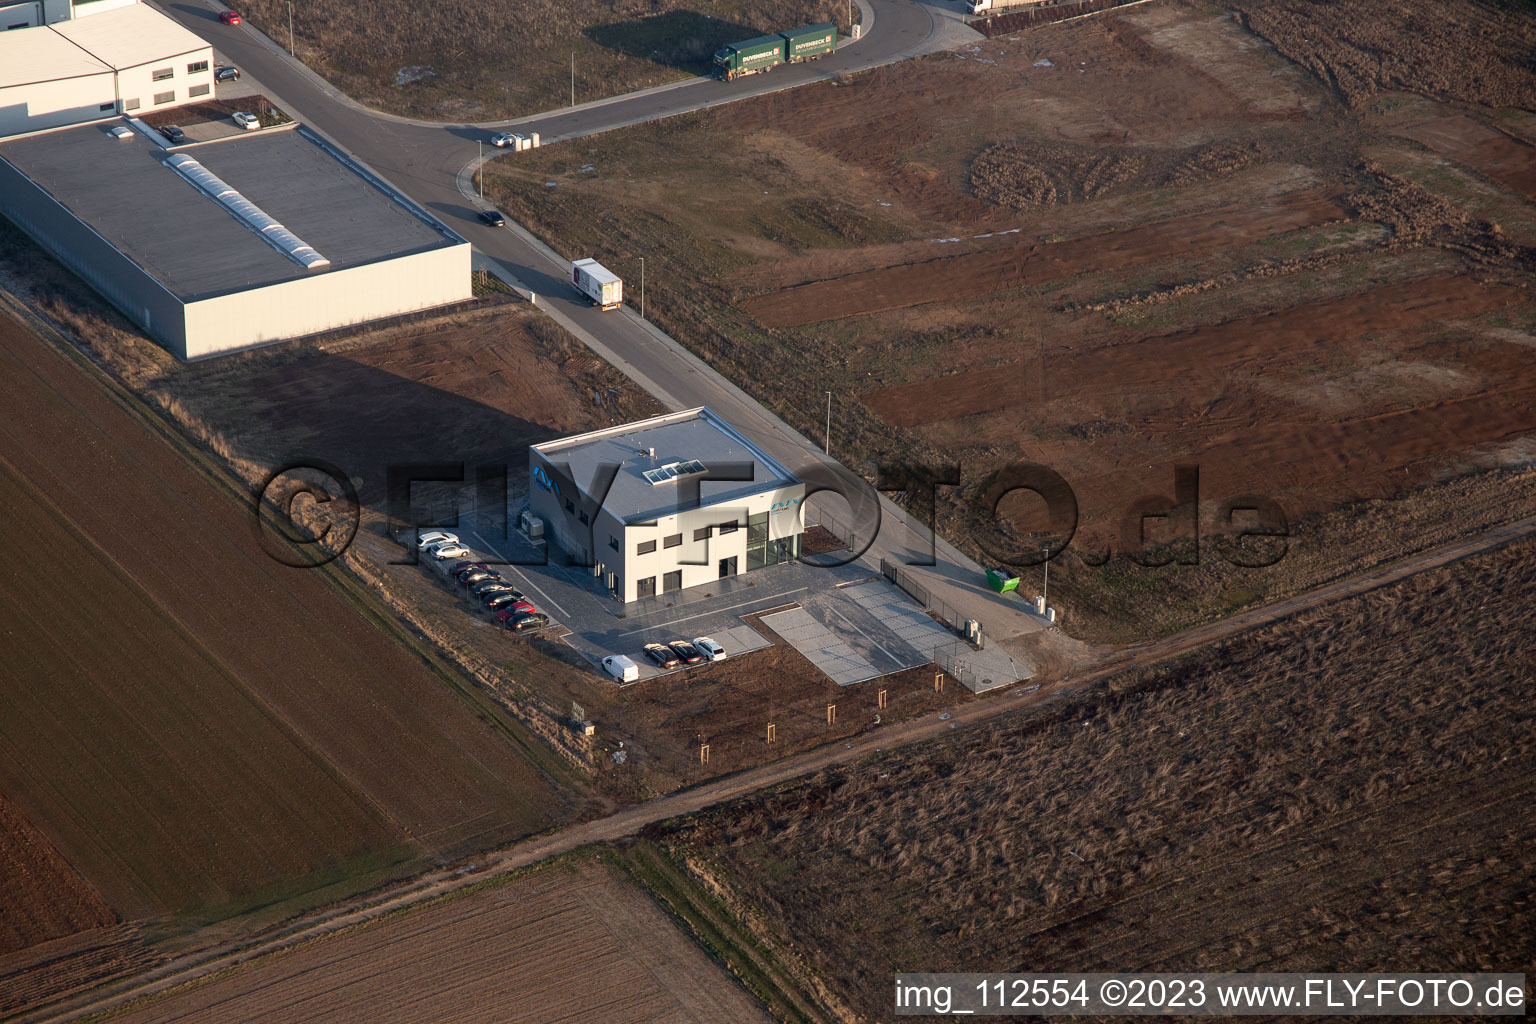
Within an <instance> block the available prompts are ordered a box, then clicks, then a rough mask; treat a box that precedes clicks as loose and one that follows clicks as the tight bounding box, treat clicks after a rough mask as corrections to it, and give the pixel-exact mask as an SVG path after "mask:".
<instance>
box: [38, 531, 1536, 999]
mask: <svg viewBox="0 0 1536 1024" xmlns="http://www.w3.org/2000/svg"><path fill="white" fill-rule="evenodd" d="M1532 534H1536V517H1532V518H1529V519H1523V520H1520V521H1518V522H1514V523H1509V524H1507V525H1505V526H1502V527H1499V528H1498V529H1496V530H1492V531H1489V532H1488V533H1485V534H1482V535H1480V536H1477V537H1472V538H1468V539H1466V540H1463V541H1458V542H1456V543H1454V544H1447V545H1445V546H1444V547H1440V548H1436V549H1433V550H1431V551H1426V552H1423V553H1421V554H1419V555H1415V556H1413V557H1411V558H1407V559H1404V560H1402V561H1400V562H1396V563H1393V564H1391V565H1388V566H1384V567H1382V568H1380V569H1377V570H1374V571H1372V572H1369V573H1365V574H1363V575H1360V576H1357V577H1353V578H1351V579H1347V580H1341V581H1339V582H1337V583H1333V584H1329V585H1326V586H1323V587H1319V588H1317V589H1315V590H1313V591H1311V592H1309V593H1307V594H1303V595H1300V596H1298V597H1295V598H1292V599H1290V600H1286V601H1281V602H1279V603H1277V604H1274V605H1270V606H1267V607H1263V608H1256V609H1253V610H1251V611H1248V612H1244V613H1240V614H1238V615H1235V616H1232V617H1231V618H1228V619H1224V620H1222V621H1219V622H1215V623H1211V624H1210V625H1207V626H1202V627H1199V628H1196V629H1191V630H1188V631H1186V632H1184V633H1179V634H1177V635H1175V636H1172V637H1168V638H1167V639H1164V640H1160V641H1153V642H1149V643H1144V644H1137V645H1134V646H1131V647H1128V648H1124V649H1122V650H1119V651H1114V652H1111V653H1107V654H1105V655H1103V656H1101V657H1099V658H1097V659H1096V660H1094V661H1092V662H1091V663H1089V664H1088V665H1087V666H1086V667H1085V669H1083V670H1080V671H1079V672H1078V674H1077V675H1075V676H1069V677H1068V678H1066V679H1062V680H1058V681H1056V682H1052V683H1048V684H1046V685H1044V686H1042V687H1041V688H1040V689H1039V690H1038V691H1036V692H1034V693H1031V694H1027V695H1021V696H1018V697H1015V696H1011V695H1010V696H1000V697H998V698H994V699H989V700H982V701H976V702H974V703H971V704H968V705H965V706H962V707H959V708H957V709H956V710H955V711H953V712H952V713H951V714H952V717H951V719H950V720H949V721H940V720H937V719H934V718H929V719H923V720H920V721H914V722H909V723H905V724H902V725H900V726H896V727H893V728H891V729H889V730H883V731H881V732H877V733H874V734H872V735H869V736H866V737H863V738H860V739H858V740H855V741H851V742H847V743H844V744H841V745H837V744H833V745H830V746H826V747H821V748H818V749H816V750H812V751H808V752H806V753H804V754H800V755H796V756H794V757H791V758H787V759H785V760H783V761H780V762H777V763H774V764H771V765H767V766H764V767H762V768H757V769H753V770H751V771H747V772H742V773H740V774H738V775H733V776H728V777H726V778H722V779H718V780H715V781H713V782H709V783H706V784H704V785H701V786H698V787H696V788H694V789H690V790H686V791H683V792H679V793H673V794H670V795H668V796H665V797H661V798H659V799H656V800H652V801H649V802H647V803H644V804H639V805H637V806H634V807H630V808H626V809H625V810H623V811H620V812H618V813H616V814H613V815H610V816H609V817H606V818H602V819H598V820H596V821H591V822H585V823H583V824H580V825H576V826H573V827H571V828H567V829H564V830H561V831H559V832H556V833H553V834H551V835H546V836H539V837H537V838H534V839H530V840H527V841H525V842H522V843H519V844H517V845H515V846H512V847H510V848H508V849H507V850H505V851H503V852H501V853H499V854H496V855H494V856H492V857H489V858H485V859H483V860H482V861H480V862H479V863H478V864H477V868H478V870H477V871H475V872H474V873H472V874H467V875H456V874H450V873H446V872H441V873H437V874H434V875H430V876H427V877H425V878H423V879H420V880H419V881H418V882H417V883H414V884H413V885H411V886H409V887H406V888H404V889H402V890H399V891H397V892H395V893H393V894H389V895H386V896H384V897H382V898H380V899H379V900H377V901H375V902H372V903H369V904H367V905H362V906H354V907H351V908H346V909H341V910H335V911H330V912H326V913H322V914H316V915H313V916H312V917H311V918H310V919H309V920H308V921H306V922H304V923H303V924H301V925H299V926H296V927H295V928H293V929H292V930H289V931H288V932H286V933H285V934H282V935H279V936H276V937H273V938H271V939H267V940H265V941H261V942H257V943H252V944H250V945H247V946H245V947H243V948H233V949H226V950H223V951H219V952H216V953H214V954H211V955H207V956H203V957H196V958H189V959H187V960H183V961H177V962H173V963H171V964H170V965H168V966H167V967H166V968H163V969H161V970H157V971H155V972H152V974H150V975H148V976H146V977H144V978H142V979H141V981H142V982H143V985H142V987H141V988H139V989H138V990H137V991H136V992H132V993H129V992H118V993H114V994H106V995H103V996H101V997H100V998H98V999H96V1000H94V1001H92V1002H89V1003H82V1004H79V1005H76V1006H74V1007H71V1008H69V1009H67V1010H64V1011H61V1012H60V1013H58V1014H55V1015H50V1016H47V1017H43V1016H40V1015H38V1016H34V1017H31V1018H27V1020H28V1022H29V1024H32V1022H36V1021H42V1020H48V1021H61V1022H62V1021H65V1020H69V1019H73V1018H74V1017H76V1016H79V1015H81V1014H83V1013H86V1012H96V1011H100V1010H104V1009H107V1008H110V1007H111V1006H114V1005H117V1004H120V1003H122V1002H124V1001H126V1000H127V999H129V998H132V997H133V996H134V995H136V994H142V993H144V992H156V991H161V990H164V989H166V988H169V987H172V986H175V985H180V984H184V983H186V982H188V981H191V980H194V979H196V978H201V977H206V976H208V975H210V974H212V973H214V972H216V971H220V970H223V969H226V968H228V967H231V966H234V965H236V964H240V963H245V962H248V961H250V960H253V959H255V958H256V957H259V956H261V955H263V954H266V953H271V952H275V951H277V950H280V949H284V948H286V947H289V946H292V945H295V944H297V943H300V942H305V941H308V940H311V939H315V938H319V937H321V936H324V935H326V934H329V933H331V932H334V931H337V930H338V929H341V928H345V927H348V926H350V925H355V924H359V923H361V922H364V921H367V920H371V919H373V918H375V917H378V916H379V915H381V914H383V913H386V912H389V911H393V910H398V909H401V908H404V907H407V906H410V905H412V904H416V903H420V902H422V901H423V900H427V899H431V898H433V897H437V896H441V895H444V894H446V893H449V892H452V891H454V890H456V889H459V888H462V887H464V886H466V885H470V884H473V883H474V882H475V881H477V880H479V879H480V878H483V877H485V875H486V873H488V872H500V871H508V870H513V869H516V868H520V867H525V866H527V865H529V864H534V863H537V862H538V861H541V860H545V859H548V858H550V857H554V856H558V855H560V854H562V853H567V852H569V851H571V850H573V849H576V848H577V847H580V846H584V845H586V844H588V843H595V842H605V841H609V840H614V839H620V838H623V837H624V836H628V835H633V834H635V833H636V832H638V831H639V830H640V829H642V828H643V827H645V826H646V825H649V824H653V823H655V822H660V821H665V820H667V819H669V818H674V817H678V816H681V815H685V814H691V813H693V812H695V811H698V810H702V809H703V808H706V807H709V806H712V805H714V804H718V803H722V802H724V801H728V800H732V799H735V798H737V797H741V796H744V795H747V794H749V793H752V792H755V791H757V790H760V789H764V788H767V787H771V786H776V785H779V784H781V783H784V782H788V781H790V780H792V779H795V778H799V777H801V776H805V775H809V774H813V773H815V772H817V771H820V770H822V769H824V768H827V767H830V766H832V765H835V764H842V763H847V762H851V761H856V760H858V759H859V758H861V757H864V756H866V755H868V754H871V753H874V752H875V751H878V750H883V749H886V748H891V747H897V746H902V745H906V744H911V743H917V742H921V741H924V740H930V739H935V738H937V737H941V736H945V735H947V734H948V733H949V731H950V730H952V729H956V728H960V727H962V726H965V725H969V724H972V723H976V722H983V721H988V720H991V719H996V718H998V717H999V716H1003V715H1007V714H1010V713H1012V712H1014V711H1017V710H1019V709H1021V708H1028V707H1032V706H1036V705H1038V704H1040V703H1042V702H1044V701H1047V700H1050V699H1052V698H1053V697H1055V696H1056V695H1057V694H1059V693H1062V692H1066V691H1070V690H1073V689H1077V688H1080V687H1082V686H1084V685H1085V684H1088V683H1092V682H1095V681H1097V680H1101V679H1104V678H1106V677H1107V676H1110V675H1112V674H1114V673H1116V672H1119V671H1122V670H1124V669H1127V668H1132V667H1141V666H1147V665H1151V664H1154V663H1156V662H1159V661H1162V660H1164V659H1167V658H1169V657H1173V656H1175V655H1178V654H1182V653H1184V652H1187V651H1189V650H1192V649H1194V648H1196V647H1200V646H1202V645H1205V644H1208V643H1211V642H1212V641H1216V640H1221V639H1226V638H1229V637H1232V636H1236V635H1239V634H1242V633H1246V632H1248V631H1251V630H1254V629H1257V628H1259V627H1262V626H1265V625H1269V624H1271V623H1274V622H1278V621H1280V620H1283V619H1287V618H1289V617H1291V616H1293V615H1295V614H1297V613H1298V612H1301V611H1304V610H1307V609H1312V608H1318V607H1320V606H1323V605H1326V604H1329V603H1331V602H1334V601H1337V600H1340V599H1342V598H1347V597H1352V596H1355V595H1358V594H1362V593H1366V592H1368V591H1371V590H1375V589H1377V588H1379V587H1383V586H1387V585H1389V584H1392V583H1395V582H1398V581H1399V580H1403V579H1406V578H1408V577H1410V576H1414V575H1416V574H1418V573H1422V572H1425V571H1428V570H1430V569H1434V568H1438V567H1440V566H1443V565H1448V564H1450V563H1452V562H1456V561H1459V560H1461V559H1463V558H1466V557H1468V556H1470V555H1473V554H1476V553H1479V552H1482V551H1490V550H1493V549H1496V548H1499V547H1502V546H1503V545H1505V544H1508V543H1510V542H1512V541H1515V540H1518V539H1520V538H1523V537H1528V536H1531V535H1532ZM1015 692H1017V691H1015Z"/></svg>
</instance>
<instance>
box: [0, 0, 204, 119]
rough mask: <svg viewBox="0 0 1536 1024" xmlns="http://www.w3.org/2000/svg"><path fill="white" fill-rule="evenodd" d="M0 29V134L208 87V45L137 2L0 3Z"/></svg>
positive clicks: (171, 102)
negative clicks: (8, 4) (6, 4)
mask: <svg viewBox="0 0 1536 1024" xmlns="http://www.w3.org/2000/svg"><path fill="white" fill-rule="evenodd" d="M66 13H67V14H69V15H71V16H69V17H63V18H59V17H56V16H57V15H61V14H66ZM85 14H89V15H90V16H89V17H86V16H84V15H85ZM7 19H9V21H7ZM44 21H46V22H47V23H46V24H44ZM0 29H8V30H0V136H7V135H20V134H25V133H27V132H36V131H43V130H46V129H49V128H58V127H61V126H64V125H72V124H81V123H83V122H86V121H96V120H100V119H101V118H109V117H114V116H116V115H117V114H132V115H139V114H145V113H148V112H150V111H152V110H163V109H166V108H168V107H176V106H180V105H182V104H184V103H194V102H197V101H199V100H203V99H208V98H211V97H212V95H213V47H212V46H211V45H210V44H209V43H208V41H207V40H205V39H203V38H201V37H199V36H197V35H194V34H193V33H191V32H189V31H187V30H186V29H184V28H182V27H181V26H180V25H178V24H177V23H176V22H174V21H172V20H171V19H170V18H167V17H166V16H165V15H163V14H161V13H160V12H159V11H156V10H154V9H153V8H150V7H146V6H144V5H143V4H139V3H119V2H118V0H94V2H92V3H77V4H55V3H45V2H44V0H38V2H35V3H31V4H20V5H10V6H0Z"/></svg>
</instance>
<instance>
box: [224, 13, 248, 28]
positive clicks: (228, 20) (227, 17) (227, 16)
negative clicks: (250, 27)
mask: <svg viewBox="0 0 1536 1024" xmlns="http://www.w3.org/2000/svg"><path fill="white" fill-rule="evenodd" d="M219 20H220V21H222V22H223V23H224V24H226V25H238V24H240V22H241V21H243V20H245V19H243V18H241V17H240V15H239V14H237V13H236V12H234V11H224V12H223V13H221V14H220V15H219Z"/></svg>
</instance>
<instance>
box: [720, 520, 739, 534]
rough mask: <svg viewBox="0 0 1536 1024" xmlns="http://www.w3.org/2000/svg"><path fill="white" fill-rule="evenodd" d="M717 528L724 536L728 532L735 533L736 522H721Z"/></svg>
mask: <svg viewBox="0 0 1536 1024" xmlns="http://www.w3.org/2000/svg"><path fill="white" fill-rule="evenodd" d="M716 529H717V530H719V531H720V533H721V535H722V536H723V535H725V534H727V533H735V532H736V524H735V523H721V524H720V525H719V526H717V527H716Z"/></svg>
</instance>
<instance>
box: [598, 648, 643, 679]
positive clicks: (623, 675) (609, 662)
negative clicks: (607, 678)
mask: <svg viewBox="0 0 1536 1024" xmlns="http://www.w3.org/2000/svg"><path fill="white" fill-rule="evenodd" d="M603 671H604V672H607V673H608V674H609V675H611V676H613V678H615V679H617V680H618V681H619V682H621V683H632V682H634V681H635V680H636V679H639V678H640V666H639V665H636V664H635V663H634V662H633V661H631V660H630V659H629V658H626V657H624V655H622V654H610V655H608V657H606V658H604V659H603Z"/></svg>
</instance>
